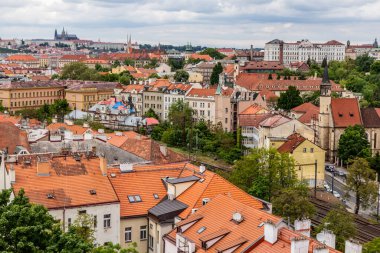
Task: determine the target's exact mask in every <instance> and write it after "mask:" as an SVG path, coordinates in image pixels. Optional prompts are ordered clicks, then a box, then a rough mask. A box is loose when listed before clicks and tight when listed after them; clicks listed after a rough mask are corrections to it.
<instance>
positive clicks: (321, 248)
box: [313, 245, 329, 253]
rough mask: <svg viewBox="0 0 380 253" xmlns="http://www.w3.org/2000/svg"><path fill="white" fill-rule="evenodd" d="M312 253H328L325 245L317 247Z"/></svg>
mask: <svg viewBox="0 0 380 253" xmlns="http://www.w3.org/2000/svg"><path fill="white" fill-rule="evenodd" d="M313 253H329V249H328V248H327V246H326V245H317V246H316V247H315V248H314V250H313Z"/></svg>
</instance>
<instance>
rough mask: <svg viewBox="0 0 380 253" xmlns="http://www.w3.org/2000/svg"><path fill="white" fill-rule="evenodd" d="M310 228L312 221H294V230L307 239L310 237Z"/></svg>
mask: <svg viewBox="0 0 380 253" xmlns="http://www.w3.org/2000/svg"><path fill="white" fill-rule="evenodd" d="M310 226H311V221H310V220H309V219H302V220H295V221H294V230H295V231H296V232H298V233H301V234H303V235H304V236H307V237H310Z"/></svg>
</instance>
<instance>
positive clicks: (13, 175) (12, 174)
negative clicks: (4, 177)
mask: <svg viewBox="0 0 380 253" xmlns="http://www.w3.org/2000/svg"><path fill="white" fill-rule="evenodd" d="M9 176H10V181H11V184H13V183H16V171H15V169H14V168H13V164H11V168H10V170H9Z"/></svg>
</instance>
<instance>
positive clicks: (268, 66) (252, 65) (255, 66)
mask: <svg viewBox="0 0 380 253" xmlns="http://www.w3.org/2000/svg"><path fill="white" fill-rule="evenodd" d="M283 69H284V65H282V64H281V63H280V62H278V61H250V62H248V63H247V64H246V65H245V66H244V67H241V70H283Z"/></svg>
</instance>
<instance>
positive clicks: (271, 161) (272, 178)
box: [229, 149, 297, 201]
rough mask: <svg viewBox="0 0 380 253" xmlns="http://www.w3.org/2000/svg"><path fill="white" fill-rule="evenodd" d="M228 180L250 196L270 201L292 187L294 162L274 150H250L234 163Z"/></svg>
mask: <svg viewBox="0 0 380 253" xmlns="http://www.w3.org/2000/svg"><path fill="white" fill-rule="evenodd" d="M229 180H230V181H231V182H232V183H233V184H235V185H237V186H239V187H240V188H242V189H243V190H245V191H247V192H249V193H250V194H252V195H254V196H257V197H259V198H262V199H264V200H267V201H271V198H272V196H274V195H276V194H278V193H280V192H281V190H282V189H284V188H289V187H294V186H295V185H296V183H297V176H296V173H295V170H294V160H293V158H292V157H290V156H289V154H287V153H283V154H282V153H279V152H278V151H277V150H276V149H269V150H268V149H252V151H251V153H250V154H249V155H247V156H244V157H243V159H241V160H238V161H237V162H236V163H235V166H234V169H233V171H232V172H231V175H230V177H229Z"/></svg>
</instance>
